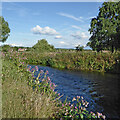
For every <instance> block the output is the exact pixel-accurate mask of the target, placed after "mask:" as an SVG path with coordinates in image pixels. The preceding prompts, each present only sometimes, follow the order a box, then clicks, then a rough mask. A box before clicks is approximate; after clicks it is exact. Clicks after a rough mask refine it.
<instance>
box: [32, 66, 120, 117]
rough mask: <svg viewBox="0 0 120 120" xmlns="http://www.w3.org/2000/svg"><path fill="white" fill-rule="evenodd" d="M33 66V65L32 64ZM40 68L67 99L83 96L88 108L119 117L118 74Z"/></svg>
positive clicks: (119, 94)
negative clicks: (46, 72)
mask: <svg viewBox="0 0 120 120" xmlns="http://www.w3.org/2000/svg"><path fill="white" fill-rule="evenodd" d="M32 67H34V65H32ZM38 67H39V71H40V70H44V71H46V70H48V72H49V76H50V78H51V80H52V82H54V83H55V84H56V85H57V87H56V90H57V91H58V92H59V93H60V94H61V95H62V94H64V96H63V97H62V98H61V99H62V100H63V101H64V100H65V98H66V97H67V96H68V100H72V98H73V97H76V96H78V95H79V96H83V97H84V98H85V100H87V101H88V102H89V106H88V110H91V111H93V112H96V111H98V112H102V113H103V114H105V115H106V116H107V117H109V118H116V119H117V118H118V119H119V118H120V116H119V115H120V110H119V106H120V102H119V96H120V92H119V85H120V77H119V75H118V74H107V73H105V74H101V73H96V72H81V71H79V72H78V71H67V70H57V69H54V68H50V67H44V66H39V65H38Z"/></svg>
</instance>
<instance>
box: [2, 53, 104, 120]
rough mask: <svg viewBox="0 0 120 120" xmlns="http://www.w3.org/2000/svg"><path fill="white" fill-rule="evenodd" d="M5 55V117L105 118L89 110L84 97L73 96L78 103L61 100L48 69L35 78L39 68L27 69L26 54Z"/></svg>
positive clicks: (3, 70)
mask: <svg viewBox="0 0 120 120" xmlns="http://www.w3.org/2000/svg"><path fill="white" fill-rule="evenodd" d="M2 56H3V57H2V59H3V62H2V63H3V64H2V88H3V90H2V91H3V92H2V102H3V103H2V118H54V119H56V118H63V119H68V118H69V119H70V118H72V119H84V118H87V119H91V118H103V119H104V118H105V116H104V115H102V114H101V113H98V112H97V113H96V114H95V113H93V112H88V111H87V109H86V108H87V106H88V102H87V101H85V100H84V99H83V97H80V96H77V97H74V98H73V101H76V102H77V104H74V103H73V101H72V102H70V101H67V100H66V101H64V102H61V101H60V100H59V98H60V97H61V96H60V95H59V93H57V92H56V91H54V89H55V86H56V85H55V84H54V83H52V82H51V80H50V78H49V76H47V72H48V71H46V72H44V71H40V72H39V74H38V76H37V78H35V77H34V75H36V71H38V68H37V66H36V67H35V68H33V69H31V68H30V67H29V68H27V64H26V63H25V62H26V60H27V57H26V56H25V54H24V53H19V52H14V53H13V52H12V53H7V54H4V53H2Z"/></svg>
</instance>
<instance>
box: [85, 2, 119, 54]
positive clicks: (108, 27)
mask: <svg viewBox="0 0 120 120" xmlns="http://www.w3.org/2000/svg"><path fill="white" fill-rule="evenodd" d="M119 31H120V2H104V3H103V4H102V7H101V8H100V9H99V14H98V16H97V17H96V18H93V19H92V20H91V25H90V29H89V32H90V34H91V35H92V36H91V37H90V39H89V40H90V42H89V43H88V44H87V45H89V46H90V47H91V48H92V49H93V50H97V51H100V50H103V49H109V50H112V52H113V50H114V49H116V50H117V49H119V48H120V40H119V36H120V32H119Z"/></svg>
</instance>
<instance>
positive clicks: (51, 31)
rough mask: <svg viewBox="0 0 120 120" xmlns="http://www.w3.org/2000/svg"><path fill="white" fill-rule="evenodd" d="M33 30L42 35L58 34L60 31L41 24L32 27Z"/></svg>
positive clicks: (34, 32)
mask: <svg viewBox="0 0 120 120" xmlns="http://www.w3.org/2000/svg"><path fill="white" fill-rule="evenodd" d="M31 31H32V32H33V34H40V35H58V34H59V33H57V32H56V30H54V29H52V28H50V27H48V26H47V27H44V28H42V27H40V26H39V25H36V27H34V28H32V29H31Z"/></svg>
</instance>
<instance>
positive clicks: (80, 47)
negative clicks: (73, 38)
mask: <svg viewBox="0 0 120 120" xmlns="http://www.w3.org/2000/svg"><path fill="white" fill-rule="evenodd" d="M83 48H84V46H80V45H78V46H77V47H76V51H83V50H84V49H83Z"/></svg>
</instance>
